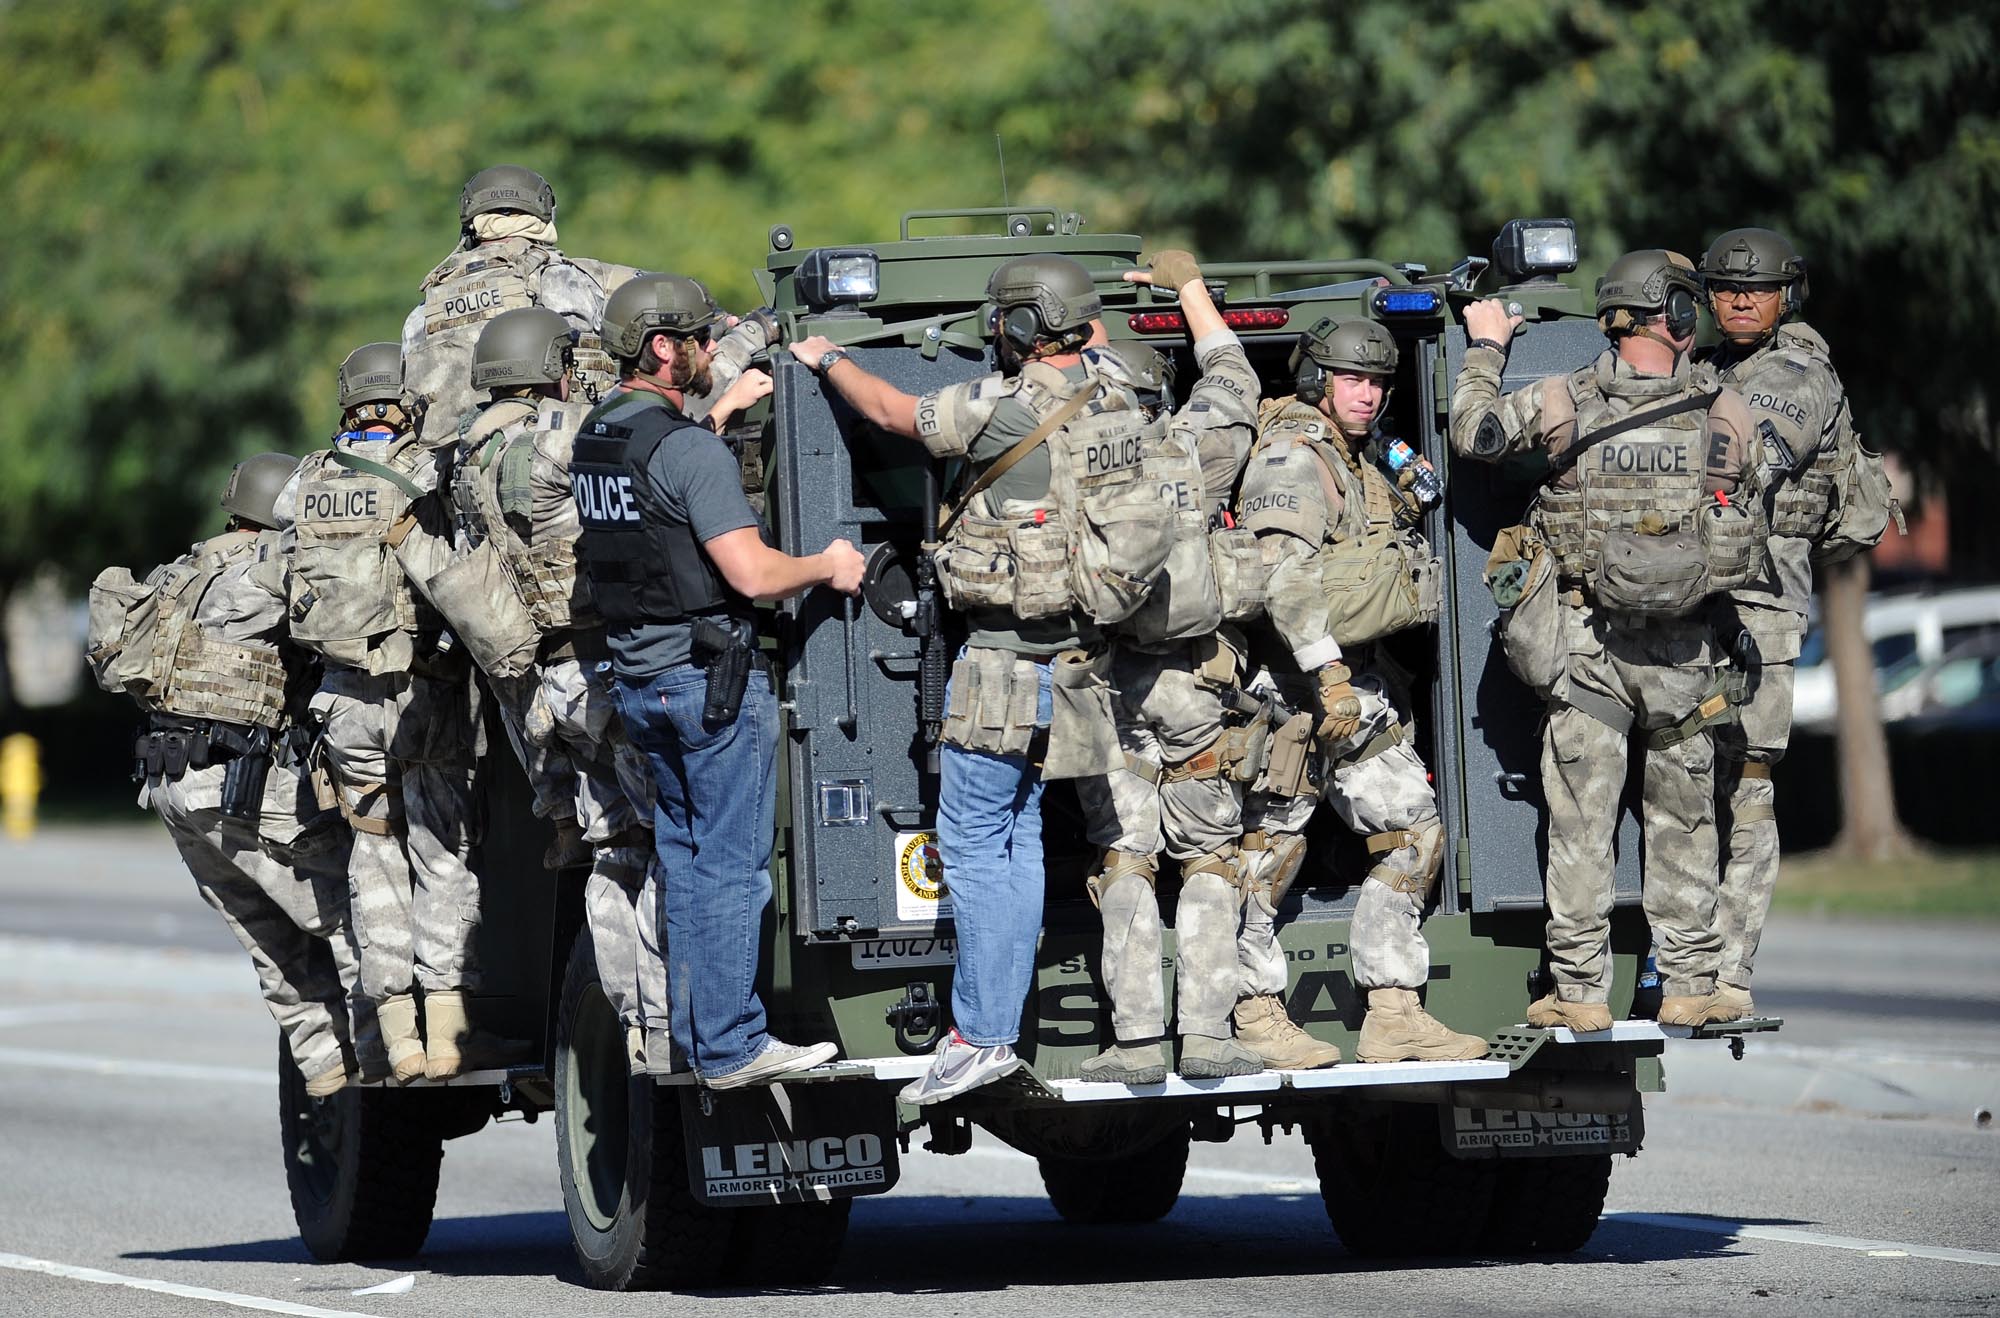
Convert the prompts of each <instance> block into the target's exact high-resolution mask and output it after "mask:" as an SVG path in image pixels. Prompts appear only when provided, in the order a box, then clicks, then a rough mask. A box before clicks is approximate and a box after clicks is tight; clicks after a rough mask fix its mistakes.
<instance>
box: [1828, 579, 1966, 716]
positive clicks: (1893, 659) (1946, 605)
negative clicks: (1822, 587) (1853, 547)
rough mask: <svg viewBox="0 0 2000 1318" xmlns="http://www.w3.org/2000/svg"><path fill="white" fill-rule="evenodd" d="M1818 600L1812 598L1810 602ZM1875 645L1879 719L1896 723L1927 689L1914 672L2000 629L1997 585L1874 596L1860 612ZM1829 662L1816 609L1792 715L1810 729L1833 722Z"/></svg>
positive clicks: (1914, 707) (1912, 709) (1920, 700)
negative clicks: (1971, 640) (1975, 639)
mask: <svg viewBox="0 0 2000 1318" xmlns="http://www.w3.org/2000/svg"><path fill="white" fill-rule="evenodd" d="M1815 604H1817V601H1815ZM1861 626H1862V629H1863V631H1865V632H1866V633H1867V636H1868V644H1869V647H1870V648H1871V649H1872V650H1874V652H1875V688H1876V690H1878V691H1879V692H1881V693H1882V718H1883V720H1884V721H1885V722H1891V723H1893V722H1895V721H1896V720H1898V719H1904V718H1908V717H1910V716H1911V715H1912V714H1915V713H1916V712H1917V710H1918V709H1919V708H1920V707H1921V706H1922V704H1923V700H1924V693H1923V690H1922V687H1921V684H1919V683H1917V682H1916V681H1915V679H1916V678H1917V677H1918V675H1919V674H1921V673H1924V672H1925V671H1927V670H1928V669H1930V668H1932V667H1933V666H1934V665H1935V664H1936V663H1937V662H1938V661H1939V660H1940V659H1942V658H1943V657H1944V654H1945V651H1947V650H1949V649H1952V648H1953V647H1955V646H1957V645H1958V644H1959V643H1960V642H1963V641H1966V640H1969V639H1971V638H1972V637H1975V636H1980V635H1984V634H1986V633H1989V632H2000V586H1971V587H1966V588H1965V589H1962V590H1942V591H1937V592H1934V593H1925V594H1920V595H1901V594H1898V595H1875V596H1871V597H1870V598H1869V600H1868V605H1867V608H1866V610H1865V611H1864V612H1863V614H1862V615H1861ZM1837 703H1838V702H1837V701H1836V700H1835V698H1834V691H1833V665H1832V664H1831V663H1829V662H1827V657H1826V637H1825V636H1824V635H1823V634H1822V633H1821V631H1820V626H1819V618H1818V616H1817V612H1815V615H1814V617H1813V620H1812V629H1811V630H1810V631H1808V632H1807V633H1806V643H1805V648H1804V649H1803V650H1802V651H1800V653H1799V665H1798V683H1797V687H1796V689H1795V691H1794V693H1793V697H1792V722H1793V724H1794V725H1795V726H1797V727H1800V728H1805V729H1810V730H1813V731H1822V732H1823V731H1827V730H1829V729H1831V728H1832V727H1833V721H1834V713H1835V709H1836V706H1837Z"/></svg>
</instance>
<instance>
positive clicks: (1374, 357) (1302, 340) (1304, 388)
mask: <svg viewBox="0 0 2000 1318" xmlns="http://www.w3.org/2000/svg"><path fill="white" fill-rule="evenodd" d="M1399 359H1400V353H1399V352H1398V350H1397V348H1396V336H1395V335H1393V334H1391V333H1390V332H1389V328H1388V326H1386V325H1383V324H1381V323H1380V322H1378V321H1373V320H1363V319H1361V318H1359V317H1354V318H1350V319H1347V320H1336V319H1334V318H1333V317H1332V316H1322V317H1321V318H1320V319H1319V320H1318V321H1317V322H1316V323H1315V324H1314V325H1313V327H1312V328H1311V329H1309V330H1307V331H1306V332H1305V333H1304V334H1301V335H1300V336H1299V342H1298V346H1297V347H1295V348H1293V349H1292V357H1291V370H1292V393H1293V394H1294V396H1296V397H1297V398H1298V400H1299V401H1300V402H1302V403H1310V404H1314V405H1317V404H1318V403H1319V401H1320V400H1321V399H1322V398H1325V397H1326V373H1327V372H1328V371H1352V372H1354V373H1355V374H1357V375H1378V376H1384V377H1387V376H1391V375H1394V374H1395V373H1396V363H1397V361H1398V360H1399Z"/></svg>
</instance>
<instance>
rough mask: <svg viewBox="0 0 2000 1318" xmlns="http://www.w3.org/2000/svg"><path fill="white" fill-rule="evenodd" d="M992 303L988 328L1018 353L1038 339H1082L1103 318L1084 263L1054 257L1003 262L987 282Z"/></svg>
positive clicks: (1028, 347) (1047, 256)
mask: <svg viewBox="0 0 2000 1318" xmlns="http://www.w3.org/2000/svg"><path fill="white" fill-rule="evenodd" d="M986 296H987V298H988V299H989V300H990V301H991V302H992V303H993V312H992V321H991V324H990V325H989V328H990V329H991V330H992V331H993V333H995V334H996V335H998V336H999V337H1000V338H1002V339H1003V340H1005V341H1006V342H1007V344H1008V345H1009V346H1011V347H1012V348H1014V350H1015V351H1017V352H1022V353H1025V352H1027V351H1028V350H1029V349H1031V348H1032V347H1033V346H1034V344H1035V341H1036V340H1037V339H1051V338H1052V339H1056V340H1057V341H1059V342H1063V343H1070V342H1075V341H1081V340H1082V339H1083V338H1084V337H1085V336H1086V332H1087V330H1088V327H1089V325H1090V322H1091V321H1093V320H1096V319H1097V318H1098V317H1099V316H1101V315H1103V314H1104V299H1103V298H1101V297H1099V296H1098V294H1097V284H1096V282H1095V281H1094V280H1092V279H1091V277H1090V271H1088V270H1086V269H1084V268H1083V265H1082V263H1081V262H1079V261H1076V260H1074V259H1072V258H1071V257H1067V256H1057V255H1054V254H1053V253H1051V254H1047V255H1036V256H1017V257H1015V258H1014V259H1013V260H1011V261H1004V262H1002V263H1001V264H1000V265H999V267H998V268H996V269H995V270H994V271H993V275H992V277H991V278H989V279H988V280H987V281H986Z"/></svg>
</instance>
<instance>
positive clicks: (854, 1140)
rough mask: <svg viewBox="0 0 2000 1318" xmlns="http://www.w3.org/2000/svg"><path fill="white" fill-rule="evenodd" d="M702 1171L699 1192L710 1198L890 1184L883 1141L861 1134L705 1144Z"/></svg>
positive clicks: (864, 1133)
mask: <svg viewBox="0 0 2000 1318" xmlns="http://www.w3.org/2000/svg"><path fill="white" fill-rule="evenodd" d="M701 1173H702V1178H703V1185H702V1191H703V1195H704V1197H706V1198H709V1199H720V1198H729V1197H732V1196H735V1195H764V1194H781V1193H785V1192H793V1193H796V1192H798V1191H801V1190H818V1189H826V1190H832V1189H851V1188H853V1187H856V1186H880V1187H882V1188H884V1189H887V1188H888V1183H889V1171H888V1168H887V1167H886V1166H885V1165H884V1164H883V1161H882V1139H881V1137H880V1136H879V1135H871V1134H868V1133H866V1132H863V1133H861V1134H858V1135H849V1136H847V1137H846V1138H845V1139H842V1138H841V1137H840V1136H837V1135H822V1136H820V1137H819V1138H818V1139H810V1140H783V1141H780V1140H766V1141H763V1142H761V1143H757V1144H726V1145H715V1144H704V1145H702V1148H701Z"/></svg>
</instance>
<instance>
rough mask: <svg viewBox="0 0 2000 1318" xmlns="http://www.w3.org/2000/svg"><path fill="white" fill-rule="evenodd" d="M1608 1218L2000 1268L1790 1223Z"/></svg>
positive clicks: (1970, 1256)
mask: <svg viewBox="0 0 2000 1318" xmlns="http://www.w3.org/2000/svg"><path fill="white" fill-rule="evenodd" d="M1604 1220H1605V1221H1606V1222H1610V1223H1613V1224H1614V1225H1616V1224H1622V1223H1631V1224H1633V1225H1636V1226H1657V1227H1664V1228H1666V1229H1667V1230H1669V1231H1698V1232H1700V1233H1701V1234H1703V1235H1708V1236H1729V1237H1732V1238H1734V1239H1737V1240H1775V1241H1778V1242H1779V1243H1781V1244H1786V1245H1817V1246H1818V1247H1820V1248H1821V1249H1844V1250H1848V1251H1850V1252H1852V1253H1856V1254H1868V1255H1872V1256H1874V1257H1877V1258H1901V1257H1903V1256H1904V1255H1908V1256H1910V1257H1912V1258H1920V1259H1942V1260H1944V1261H1945V1262H1947V1263H1971V1264H1975V1265H1977V1266H1979V1267H1982V1268H2000V1254H1994V1253H1989V1252H1987V1251H1986V1250H1983V1249H1948V1248H1946V1247H1944V1246H1942V1245H1912V1244H1910V1243H1908V1242H1907V1241H1902V1240H1863V1239H1861V1238H1860V1237H1858V1236H1829V1235H1825V1234H1822V1233H1821V1232H1818V1231H1800V1230H1799V1229H1797V1228H1796V1227H1788V1226H1758V1225H1755V1224H1752V1223H1747V1222H1746V1223H1740V1224H1739V1223H1736V1222H1731V1221H1728V1220H1727V1219H1725V1218H1713V1217H1683V1216H1681V1215H1680V1214H1678V1213H1628V1212H1624V1211H1622V1210H1619V1209H1615V1208H1607V1209H1606V1210H1605V1211H1604Z"/></svg>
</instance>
